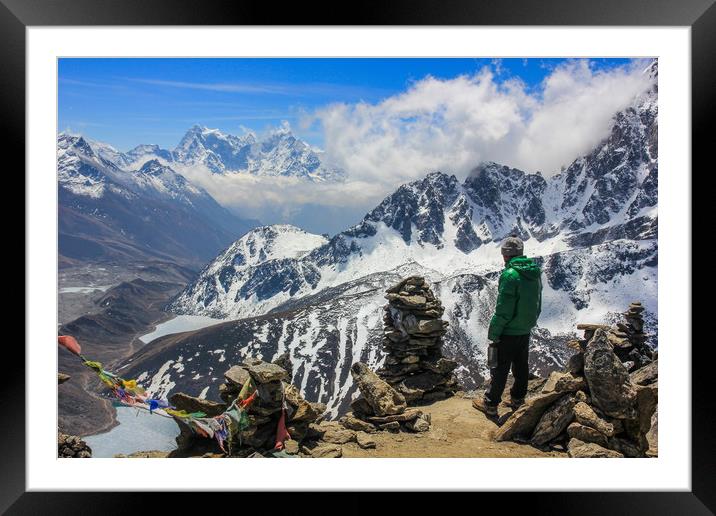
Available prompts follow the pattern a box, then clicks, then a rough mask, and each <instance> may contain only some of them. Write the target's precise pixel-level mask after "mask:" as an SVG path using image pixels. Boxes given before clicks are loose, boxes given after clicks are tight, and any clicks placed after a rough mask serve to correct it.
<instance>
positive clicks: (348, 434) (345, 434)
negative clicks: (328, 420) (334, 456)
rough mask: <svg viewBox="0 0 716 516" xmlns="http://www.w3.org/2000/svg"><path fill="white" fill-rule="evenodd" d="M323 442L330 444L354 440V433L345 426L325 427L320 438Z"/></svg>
mask: <svg viewBox="0 0 716 516" xmlns="http://www.w3.org/2000/svg"><path fill="white" fill-rule="evenodd" d="M321 440H322V441H323V442H327V443H331V444H345V443H349V442H351V441H355V440H356V433H355V432H354V431H353V430H348V429H346V428H334V427H330V428H327V429H326V431H325V432H324V433H323V437H322V438H321Z"/></svg>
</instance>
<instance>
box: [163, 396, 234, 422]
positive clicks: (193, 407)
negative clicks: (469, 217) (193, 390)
mask: <svg viewBox="0 0 716 516" xmlns="http://www.w3.org/2000/svg"><path fill="white" fill-rule="evenodd" d="M169 403H171V404H172V405H173V406H174V407H176V408H177V409H179V410H186V411H187V412H203V413H204V414H206V416H207V417H214V416H218V415H219V414H221V413H223V412H224V411H225V410H226V408H227V407H226V405H225V404H223V403H217V402H215V401H210V400H205V399H201V398H195V397H194V396H189V395H188V394H184V393H183V392H176V393H174V394H172V395H171V396H169Z"/></svg>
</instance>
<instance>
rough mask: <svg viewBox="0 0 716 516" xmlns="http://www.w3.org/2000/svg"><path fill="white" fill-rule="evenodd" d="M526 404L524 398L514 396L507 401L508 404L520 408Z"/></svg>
mask: <svg viewBox="0 0 716 516" xmlns="http://www.w3.org/2000/svg"><path fill="white" fill-rule="evenodd" d="M524 404H525V399H524V398H514V399H510V401H508V402H507V406H508V407H510V408H513V409H517V408H520V407H521V406H522V405H524Z"/></svg>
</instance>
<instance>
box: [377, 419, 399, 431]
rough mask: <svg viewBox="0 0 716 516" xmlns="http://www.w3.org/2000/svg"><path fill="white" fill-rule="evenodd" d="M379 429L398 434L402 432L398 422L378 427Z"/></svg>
mask: <svg viewBox="0 0 716 516" xmlns="http://www.w3.org/2000/svg"><path fill="white" fill-rule="evenodd" d="M378 428H380V429H381V430H387V431H388V432H393V433H397V432H400V423H398V422H397V421H391V422H389V423H384V424H382V425H378Z"/></svg>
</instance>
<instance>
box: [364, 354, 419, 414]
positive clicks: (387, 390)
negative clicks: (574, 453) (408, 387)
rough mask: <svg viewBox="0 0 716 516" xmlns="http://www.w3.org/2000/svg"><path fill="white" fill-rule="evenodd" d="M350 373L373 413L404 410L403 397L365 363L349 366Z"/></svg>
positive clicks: (396, 412) (390, 412)
mask: <svg viewBox="0 0 716 516" xmlns="http://www.w3.org/2000/svg"><path fill="white" fill-rule="evenodd" d="M351 374H352V375H353V379H354V380H355V382H356V384H357V385H358V389H359V390H360V392H361V394H362V395H363V397H364V398H365V399H366V401H367V402H368V404H369V405H370V406H371V409H372V410H373V413H374V414H375V415H377V416H387V415H391V414H400V413H402V412H403V411H405V408H406V406H407V404H406V401H405V397H404V396H403V395H402V394H400V393H399V392H397V391H396V390H395V389H393V388H392V387H391V386H390V385H388V384H387V383H386V382H384V381H383V380H381V379H380V378H379V377H378V375H377V374H375V373H374V372H373V371H371V370H370V369H369V368H368V366H367V365H365V364H363V363H362V362H356V363H355V364H353V366H352V367H351Z"/></svg>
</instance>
